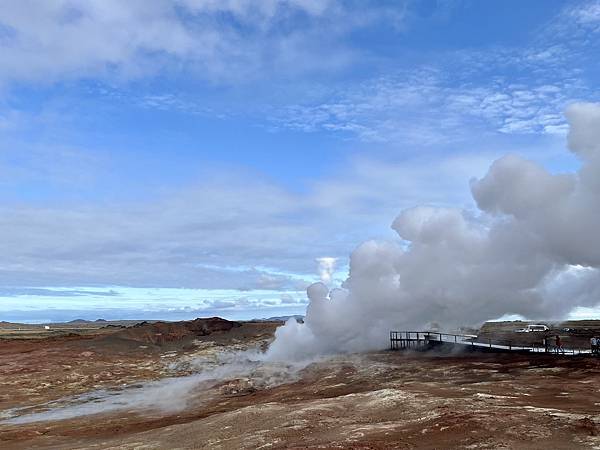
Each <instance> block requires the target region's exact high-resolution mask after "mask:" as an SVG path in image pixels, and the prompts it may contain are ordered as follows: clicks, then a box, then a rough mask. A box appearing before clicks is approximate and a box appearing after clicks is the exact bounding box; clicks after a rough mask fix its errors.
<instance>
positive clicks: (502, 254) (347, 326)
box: [269, 103, 600, 359]
mask: <svg viewBox="0 0 600 450" xmlns="http://www.w3.org/2000/svg"><path fill="white" fill-rule="evenodd" d="M566 116H567V119H568V121H569V124H570V132H569V136H568V146H569V149H570V150H571V151H572V152H573V153H574V154H575V155H576V156H577V157H578V158H579V160H580V161H581V168H580V169H579V170H578V171H577V172H576V173H565V174H552V173H550V172H548V171H547V170H546V169H545V168H543V167H541V166H540V165H538V164H536V163H534V162H531V161H527V160H524V159H522V158H520V157H519V156H516V155H508V156H505V157H503V158H500V159H499V160H497V161H495V162H494V163H493V164H492V166H491V167H490V169H489V171H488V173H487V175H485V176H484V177H483V178H482V179H474V180H471V192H472V195H473V198H474V200H475V202H476V203H477V206H478V208H479V211H478V212H477V213H476V214H473V213H471V212H470V211H464V210H460V209H453V208H434V207H429V206H419V207H415V208H412V209H408V210H405V211H403V212H402V213H401V214H400V215H399V216H398V217H397V218H396V220H394V222H393V224H392V228H393V229H394V230H395V231H396V232H397V233H398V235H399V236H400V238H401V239H402V241H403V242H402V243H400V242H398V243H395V242H376V241H368V242H365V243H363V244H362V245H360V246H359V247H358V248H357V249H356V250H355V251H354V252H353V253H352V255H351V257H350V274H349V278H348V279H347V280H346V282H345V284H344V288H345V290H341V289H333V290H331V291H329V289H328V288H327V286H326V285H325V284H324V283H316V284H314V285H312V286H310V287H309V288H308V291H307V293H308V297H309V300H310V304H309V306H308V308H307V312H306V320H305V323H304V324H299V323H296V321H295V320H290V321H288V323H286V325H285V326H284V327H281V328H280V329H278V330H277V333H276V340H275V342H274V343H273V344H272V345H271V347H270V349H269V355H270V357H272V358H284V359H288V358H305V357H307V356H309V355H314V354H322V353H334V352H340V351H362V350H368V349H374V348H382V347H384V346H385V345H386V344H387V331H388V330H389V329H392V328H420V327H424V326H426V325H427V324H428V323H430V322H438V323H440V324H443V326H444V327H447V328H449V327H452V326H457V325H467V324H479V323H481V322H483V321H485V320H488V319H493V318H496V317H500V316H502V315H504V314H520V315H523V316H526V317H535V318H547V319H551V318H561V317H563V316H564V315H565V314H566V313H568V312H569V311H570V310H571V309H573V308H574V307H576V306H594V305H596V304H598V302H599V301H600V245H599V244H598V233H599V231H600V104H591V103H576V104H573V105H571V106H570V107H568V108H567V111H566Z"/></svg>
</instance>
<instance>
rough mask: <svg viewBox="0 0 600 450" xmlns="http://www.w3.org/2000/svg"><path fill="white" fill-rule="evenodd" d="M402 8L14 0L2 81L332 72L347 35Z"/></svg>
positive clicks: (343, 54) (0, 40) (239, 0)
mask: <svg viewBox="0 0 600 450" xmlns="http://www.w3.org/2000/svg"><path fill="white" fill-rule="evenodd" d="M348 6H350V5H348ZM398 14H399V13H396V14H395V15H393V14H389V11H381V10H380V9H379V8H375V9H373V10H367V11H365V12H364V13H363V14H355V12H354V11H352V10H351V9H350V8H346V5H345V4H344V3H342V2H337V1H329V0H322V1H296V0H265V1H260V2H255V1H249V0H231V1H213V0H156V1H151V2H148V1H144V0H130V1H127V2H122V1H118V0H58V1H52V2H39V1H36V0H23V1H19V2H9V3H7V4H5V5H3V7H2V8H1V9H0V49H1V51H0V68H1V69H0V82H2V81H4V82H10V81H19V82H21V81H35V82H52V81H57V80H61V79H72V78H90V77H91V78H94V79H97V78H102V77H107V76H111V78H113V79H114V78H138V77H145V76H148V75H153V74H156V73H159V72H163V71H165V70H167V71H175V72H180V71H184V72H186V73H188V74H193V75H194V76H195V77H197V78H201V79H208V80H210V81H213V82H231V81H238V82H239V81H243V80H245V79H247V78H255V77H256V76H259V75H262V74H263V73H264V71H265V68H267V70H268V71H269V72H271V73H273V72H283V73H288V74H289V73H296V72H306V71H313V70H318V71H322V70H329V69H332V68H338V67H340V66H343V65H345V64H347V63H348V62H349V60H350V59H351V58H353V56H352V53H353V52H352V51H351V50H350V49H349V48H348V47H345V46H344V45H342V44H340V42H339V40H338V38H339V37H340V36H343V35H345V34H346V33H348V32H349V31H350V30H352V29H355V28H357V27H358V28H359V27H363V26H367V25H369V24H371V23H373V21H381V20H386V21H390V20H392V21H398V20H400V19H399V18H398V17H397V15H398ZM325 55H327V57H325Z"/></svg>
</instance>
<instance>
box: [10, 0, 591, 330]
mask: <svg viewBox="0 0 600 450" xmlns="http://www.w3.org/2000/svg"><path fill="white" fill-rule="evenodd" d="M599 38H600V3H598V2H594V1H592V2H589V1H583V2H577V1H575V2H565V1H562V2H561V1H551V0H544V1H542V0H538V1H528V2H522V1H508V0H502V1H487V2H481V1H474V0H473V1H467V0H465V1H459V0H457V1H441V0H440V1H434V0H431V1H419V2H417V1H389V2H386V1H384V2H382V1H377V2H375V1H373V2H369V1H344V2H338V1H334V0H306V1H300V0H287V1H284V0H281V1H277V0H264V1H261V2H253V1H249V0H228V1H214V0H172V1H167V0H158V1H155V2H151V3H148V2H145V1H129V2H121V1H116V0H97V1H96V0H93V1H78V0H61V1H55V2H41V1H34V0H23V1H19V2H10V3H9V4H7V5H4V6H3V8H2V9H1V10H0V48H1V51H0V187H1V189H0V208H1V209H2V215H1V216H0V217H1V219H0V227H1V230H0V231H1V234H0V236H1V237H0V250H1V252H2V260H1V263H0V285H1V286H2V289H0V314H1V316H0V318H2V319H5V320H17V319H18V320H36V321H39V320H46V319H47V318H51V319H52V320H57V319H67V320H69V319H72V318H75V317H81V316H86V317H87V318H97V317H100V316H105V317H108V318H113V317H114V318H116V317H119V316H122V317H124V316H127V317H132V315H136V314H137V315H138V316H139V317H154V318H159V317H163V318H170V317H171V318H174V317H177V318H179V317H184V316H186V317H193V316H196V315H205V314H211V315H213V314H218V315H222V316H225V317H233V318H249V317H260V316H270V315H280V314H282V313H283V314H290V313H301V312H302V311H303V309H304V307H305V303H306V302H305V300H304V297H305V296H304V294H303V290H304V289H305V287H306V285H307V284H308V283H311V282H314V281H317V280H319V279H321V278H322V277H326V276H327V275H326V274H325V275H324V274H323V268H321V271H320V270H319V263H318V259H319V258H323V257H329V258H335V259H336V265H335V268H334V269H333V270H334V276H333V279H331V280H330V281H329V283H330V284H332V285H339V284H340V283H341V282H342V281H343V279H344V278H345V276H346V271H347V261H348V255H349V254H350V252H351V251H352V250H353V249H354V248H355V247H356V246H357V245H358V244H360V243H361V242H362V241H364V240H366V239H373V238H376V239H396V236H395V235H394V233H393V232H392V231H391V229H390V224H391V222H392V221H393V219H394V217H395V216H396V215H397V214H398V213H399V212H400V211H401V210H402V209H404V208H407V207H412V206H414V205H417V204H428V205H442V206H458V207H463V208H467V209H472V208H473V204H472V199H471V197H470V193H469V184H468V182H469V179H470V178H472V177H481V176H482V175H484V174H485V172H486V170H487V168H488V167H489V164H490V163H491V162H492V161H493V160H494V159H496V158H497V157H498V156H500V155H502V154H505V153H510V152H514V153H519V154H521V155H524V156H525V157H527V158H529V159H532V160H535V161H538V162H540V163H542V164H544V165H545V166H546V167H548V168H550V169H551V170H552V171H555V172H561V171H568V170H572V169H573V168H574V167H576V165H577V162H576V161H575V160H574V158H573V157H572V156H571V155H570V154H568V152H566V151H565V135H566V131H567V129H566V125H565V119H564V116H563V111H564V108H565V106H566V105H568V104H569V103H571V102H573V101H598V100H599V97H600V93H599V91H598V79H599V75H600V74H599V68H600V63H599V61H600V44H599ZM65 292H70V293H71V294H65ZM107 293H109V294H107Z"/></svg>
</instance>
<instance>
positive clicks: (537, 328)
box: [517, 324, 549, 333]
mask: <svg viewBox="0 0 600 450" xmlns="http://www.w3.org/2000/svg"><path fill="white" fill-rule="evenodd" d="M548 330H549V328H548V327H547V326H546V325H543V324H531V325H527V328H521V329H520V330H517V333H532V332H536V331H548Z"/></svg>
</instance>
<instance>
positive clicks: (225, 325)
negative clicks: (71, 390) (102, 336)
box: [110, 317, 241, 345]
mask: <svg viewBox="0 0 600 450" xmlns="http://www.w3.org/2000/svg"><path fill="white" fill-rule="evenodd" d="M240 326H241V324H240V323H238V322H232V321H229V320H225V319H221V318H220V317H210V318H208V319H195V320H190V321H181V322H153V323H148V322H141V323H139V324H137V325H134V326H133V327H130V328H127V329H125V330H122V331H117V332H116V333H113V334H111V335H110V338H113V339H114V338H118V339H124V340H130V341H136V342H141V343H142V342H143V343H147V344H154V345H162V344H165V343H169V342H178V341H182V340H187V339H191V338H194V337H197V336H207V335H209V334H211V333H215V332H219V331H229V330H231V329H232V328H237V327H240Z"/></svg>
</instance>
